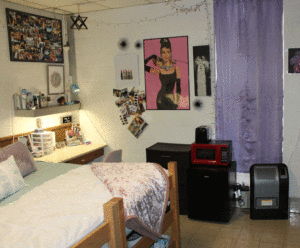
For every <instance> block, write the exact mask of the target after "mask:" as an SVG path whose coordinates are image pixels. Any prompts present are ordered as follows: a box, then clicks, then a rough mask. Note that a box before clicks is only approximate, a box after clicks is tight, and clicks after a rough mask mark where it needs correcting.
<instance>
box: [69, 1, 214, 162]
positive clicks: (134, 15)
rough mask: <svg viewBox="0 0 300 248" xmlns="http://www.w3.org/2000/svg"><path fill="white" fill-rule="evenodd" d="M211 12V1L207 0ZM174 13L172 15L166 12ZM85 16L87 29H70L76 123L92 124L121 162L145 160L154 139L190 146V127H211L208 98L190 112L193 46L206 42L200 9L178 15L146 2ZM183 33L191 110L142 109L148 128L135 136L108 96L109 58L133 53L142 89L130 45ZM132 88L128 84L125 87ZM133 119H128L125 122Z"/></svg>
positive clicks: (141, 64)
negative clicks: (122, 43)
mask: <svg viewBox="0 0 300 248" xmlns="http://www.w3.org/2000/svg"><path fill="white" fill-rule="evenodd" d="M198 3H199V1H195V0H193V1H181V2H180V3H178V5H179V6H182V5H184V6H185V7H186V8H188V7H190V6H195V5H196V4H198ZM208 3H209V6H208V8H209V9H210V11H209V13H210V14H211V15H212V7H213V6H212V1H208ZM170 14H173V15H170ZM81 16H84V17H88V19H87V21H86V25H87V27H88V30H85V29H81V30H79V31H78V30H73V32H70V37H69V38H70V45H71V47H74V50H72V48H71V50H70V61H71V62H70V67H71V69H70V71H71V73H74V74H73V75H72V76H75V77H77V81H78V83H79V86H80V87H81V92H80V95H79V97H80V100H81V101H82V103H83V111H81V112H80V118H81V119H80V122H81V123H82V124H83V125H84V123H86V122H89V123H93V125H94V126H95V127H96V129H97V130H98V132H99V133H101V135H102V137H103V139H104V140H105V141H106V142H107V144H108V148H107V150H111V149H118V148H121V149H123V160H124V161H126V162H145V161H146V152H145V149H146V147H149V146H151V145H153V144H154V143H156V142H169V143H182V144H191V143H193V142H194V140H195V128H196V127H197V126H200V125H209V126H210V127H211V128H212V130H213V128H214V100H213V97H208V96H207V97H197V99H201V100H202V101H203V108H202V109H201V110H195V109H194V107H193V101H194V100H195V99H196V97H195V93H194V70H193V66H194V65H193V53H192V52H193V46H201V45H208V44H209V35H208V33H209V32H212V29H210V30H207V29H208V23H207V12H206V10H205V8H204V6H203V7H201V10H200V11H196V12H191V13H187V14H186V13H180V12H179V13H178V14H176V10H174V9H171V7H170V5H169V6H166V4H165V3H160V4H151V5H144V6H138V7H130V8H125V9H116V10H105V11H99V12H94V13H92V12H91V13H85V14H82V15H81ZM210 26H211V27H213V23H211V25H210ZM175 36H188V50H189V83H190V86H189V89H190V110H173V111H165V110H146V112H144V113H143V114H142V118H143V119H144V120H145V121H146V122H147V123H148V126H147V127H146V129H145V130H144V132H143V133H142V134H141V136H140V137H139V138H138V139H137V138H135V137H134V136H133V135H132V134H131V133H130V131H129V130H128V126H129V124H128V125H122V123H121V121H120V118H119V114H120V110H119V109H118V107H117V106H116V105H115V101H116V100H117V98H116V97H114V96H113V89H114V88H116V86H115V67H114V57H115V56H117V55H125V54H129V55H131V54H135V55H138V58H139V82H140V85H139V87H137V88H138V89H139V90H145V80H144V61H143V47H142V48H141V49H136V48H135V46H134V45H135V42H137V41H140V42H143V39H151V38H162V37H175ZM122 38H126V39H127V41H128V48H127V49H126V50H121V49H120V48H119V46H118V43H119V42H120V40H121V39H122ZM128 90H131V87H129V88H128ZM131 120H132V118H129V120H128V122H129V123H130V122H131Z"/></svg>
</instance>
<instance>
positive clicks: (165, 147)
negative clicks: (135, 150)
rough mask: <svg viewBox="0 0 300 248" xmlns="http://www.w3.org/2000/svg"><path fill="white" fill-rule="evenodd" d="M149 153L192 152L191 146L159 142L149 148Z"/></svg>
mask: <svg viewBox="0 0 300 248" xmlns="http://www.w3.org/2000/svg"><path fill="white" fill-rule="evenodd" d="M146 150H149V151H162V152H190V151H191V144H173V143H162V142H158V143H156V144H154V145H152V146H150V147H148V148H146Z"/></svg>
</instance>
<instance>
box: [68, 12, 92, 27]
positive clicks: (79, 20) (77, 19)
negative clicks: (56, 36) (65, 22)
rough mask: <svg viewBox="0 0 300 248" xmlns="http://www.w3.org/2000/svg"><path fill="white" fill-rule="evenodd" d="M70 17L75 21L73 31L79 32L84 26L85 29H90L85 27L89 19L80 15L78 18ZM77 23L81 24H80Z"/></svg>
mask: <svg viewBox="0 0 300 248" xmlns="http://www.w3.org/2000/svg"><path fill="white" fill-rule="evenodd" d="M70 17H71V19H72V21H73V24H72V26H71V29H75V28H77V29H78V30H80V29H81V28H82V26H84V27H85V29H88V28H87V26H86V25H85V21H86V20H87V17H81V16H80V15H78V16H77V17H76V16H70ZM75 18H76V19H75ZM77 22H79V24H78V23H77Z"/></svg>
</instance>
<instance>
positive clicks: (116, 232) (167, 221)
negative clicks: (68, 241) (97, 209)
mask: <svg viewBox="0 0 300 248" xmlns="http://www.w3.org/2000/svg"><path fill="white" fill-rule="evenodd" d="M168 171H169V184H170V191H169V192H170V202H171V204H170V211H169V212H168V213H166V214H165V218H164V223H163V228H162V233H165V232H166V231H167V229H168V228H169V227H171V243H170V245H169V247H170V248H173V247H174V248H179V247H181V242H180V220H179V199H178V175H177V163H176V162H169V163H168ZM103 209H104V222H105V223H104V224H103V225H101V226H100V227H99V228H98V229H96V230H94V231H93V232H91V233H90V234H89V235H87V236H86V237H85V238H84V239H82V240H81V241H80V242H78V243H77V244H76V245H74V246H73V248H99V247H101V246H102V245H104V244H106V243H108V244H109V247H110V248H126V247H127V244H126V234H125V222H124V207H123V199H122V198H117V197H115V198H113V199H111V200H110V201H108V202H107V203H105V204H104V206H103ZM153 243H154V241H153V240H151V239H149V238H147V237H143V238H142V239H141V240H140V241H139V242H138V243H137V244H136V245H135V246H134V248H145V247H150V246H151V245H152V244H153Z"/></svg>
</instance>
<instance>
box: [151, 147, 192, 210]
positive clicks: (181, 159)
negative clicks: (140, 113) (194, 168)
mask: <svg viewBox="0 0 300 248" xmlns="http://www.w3.org/2000/svg"><path fill="white" fill-rule="evenodd" d="M146 157H147V162H151V163H157V164H159V165H161V166H162V167H163V168H165V169H167V168H168V167H167V166H168V162H170V161H176V162H177V172H178V191H179V192H178V194H179V212H180V214H181V215H187V214H188V196H187V174H186V173H187V169H188V168H189V164H190V161H191V145H190V144H189V145H185V144H172V143H156V144H154V145H153V146H150V147H148V148H146Z"/></svg>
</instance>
